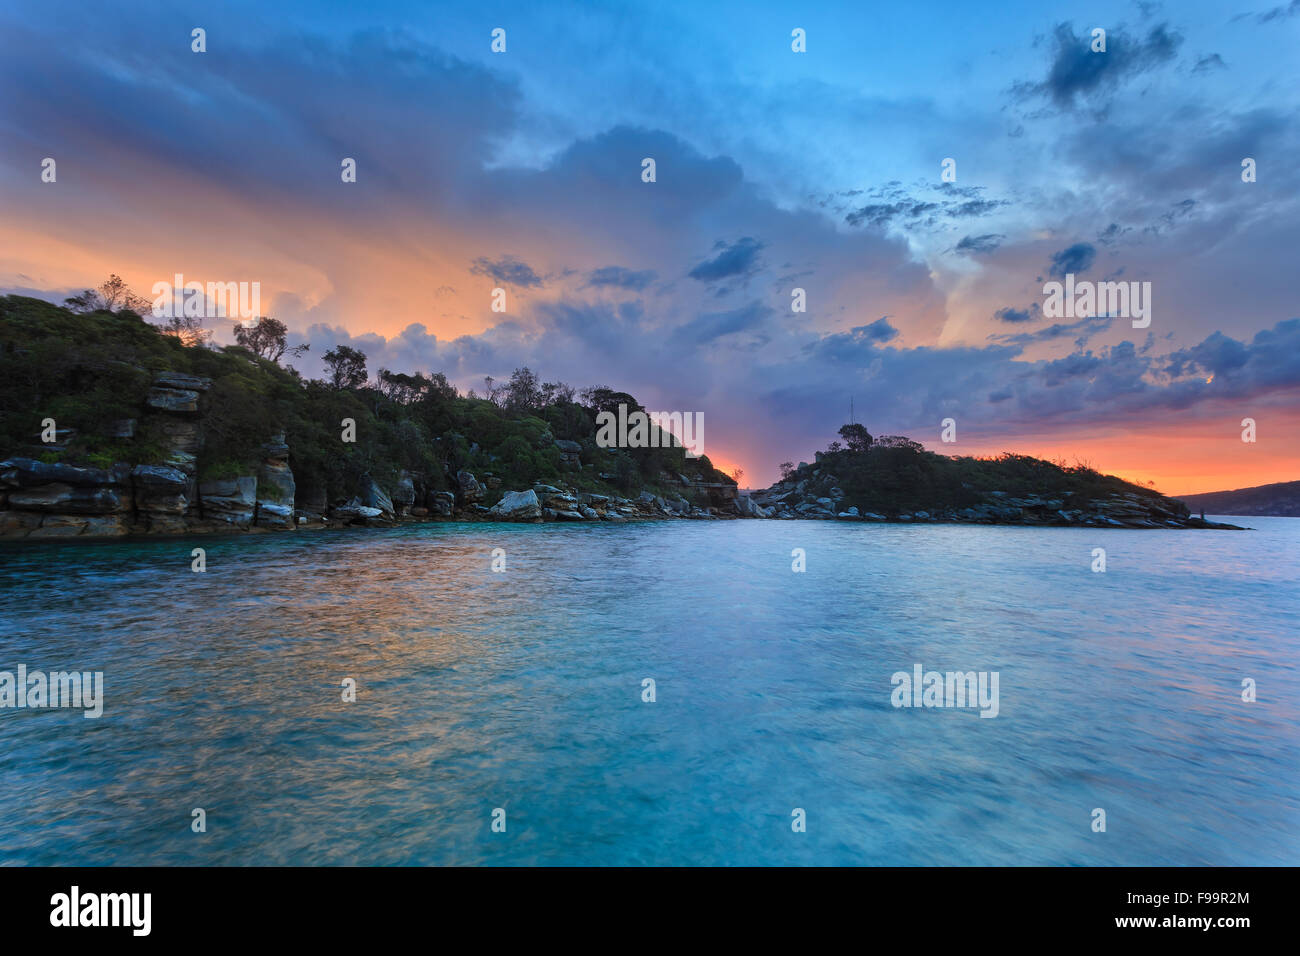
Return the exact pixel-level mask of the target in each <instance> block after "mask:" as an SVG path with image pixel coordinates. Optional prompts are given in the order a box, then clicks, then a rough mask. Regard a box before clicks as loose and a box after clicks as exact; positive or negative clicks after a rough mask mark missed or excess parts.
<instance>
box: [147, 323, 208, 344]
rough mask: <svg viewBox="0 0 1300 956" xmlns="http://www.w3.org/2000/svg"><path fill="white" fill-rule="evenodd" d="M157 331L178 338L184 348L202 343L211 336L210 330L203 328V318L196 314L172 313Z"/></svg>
mask: <svg viewBox="0 0 1300 956" xmlns="http://www.w3.org/2000/svg"><path fill="white" fill-rule="evenodd" d="M158 331H159V332H161V333H162V334H163V335H171V336H174V337H175V338H178V339H180V342H181V345H184V346H185V347H186V348H192V347H193V346H196V345H202V344H203V343H204V342H206V341H207V340H208V339H210V338H212V330H211V329H205V328H204V327H203V320H202V319H200V318H199V317H198V316H197V315H173V316H172V317H171V318H170V319H168V320H167V321H166V322H164V323H162V325H160V326H158Z"/></svg>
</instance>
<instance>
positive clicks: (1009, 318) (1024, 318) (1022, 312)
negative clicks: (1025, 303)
mask: <svg viewBox="0 0 1300 956" xmlns="http://www.w3.org/2000/svg"><path fill="white" fill-rule="evenodd" d="M1036 312H1037V305H1031V306H1029V307H1028V308H1025V309H1013V308H1012V307H1011V306H1007V307H1006V308H1004V309H998V310H997V311H996V312H994V313H993V318H995V319H997V320H998V321H999V322H1012V323H1020V322H1029V321H1032V320H1033V319H1034V318H1035V317H1036V315H1035V314H1036Z"/></svg>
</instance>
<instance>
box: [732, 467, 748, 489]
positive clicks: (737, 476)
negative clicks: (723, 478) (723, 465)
mask: <svg viewBox="0 0 1300 956" xmlns="http://www.w3.org/2000/svg"><path fill="white" fill-rule="evenodd" d="M744 477H745V469H744V468H737V469H736V470H735V471H733V472H732V473H731V478H732V480H733V481H735V483H736V484H737V486H739V484H740V480H741V479H742V478H744Z"/></svg>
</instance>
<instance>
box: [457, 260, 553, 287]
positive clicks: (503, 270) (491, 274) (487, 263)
mask: <svg viewBox="0 0 1300 956" xmlns="http://www.w3.org/2000/svg"><path fill="white" fill-rule="evenodd" d="M469 271H470V272H471V273H473V274H474V275H480V276H487V277H488V278H490V279H493V280H495V281H497V282H500V283H501V284H502V285H508V286H513V287H515V288H517V289H528V288H538V289H540V288H541V287H542V277H541V276H539V275H538V274H537V273H536V272H534V271H533V269H532V267H531V266H529V265H528V263H526V262H523V261H522V260H520V259H518V258H516V257H515V256H502V257H501V258H500V259H497V260H495V261H493V260H492V259H488V258H486V257H484V256H480V257H479V258H477V259H475V260H474V263H473V265H471V266H470V269H469Z"/></svg>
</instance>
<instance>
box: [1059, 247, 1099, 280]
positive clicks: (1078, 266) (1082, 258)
mask: <svg viewBox="0 0 1300 956" xmlns="http://www.w3.org/2000/svg"><path fill="white" fill-rule="evenodd" d="M1096 258H1097V249H1096V247H1095V246H1093V245H1091V244H1090V243H1087V242H1076V243H1075V244H1074V245H1072V246H1069V247H1067V248H1065V249H1062V250H1061V251H1060V252H1057V253H1053V255H1052V263H1051V265H1050V266H1048V269H1047V274H1048V275H1052V276H1057V277H1058V278H1064V277H1065V275H1066V273H1070V272H1074V273H1082V272H1087V271H1088V269H1089V268H1090V267H1091V266H1092V263H1093V260H1094V259H1096Z"/></svg>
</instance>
